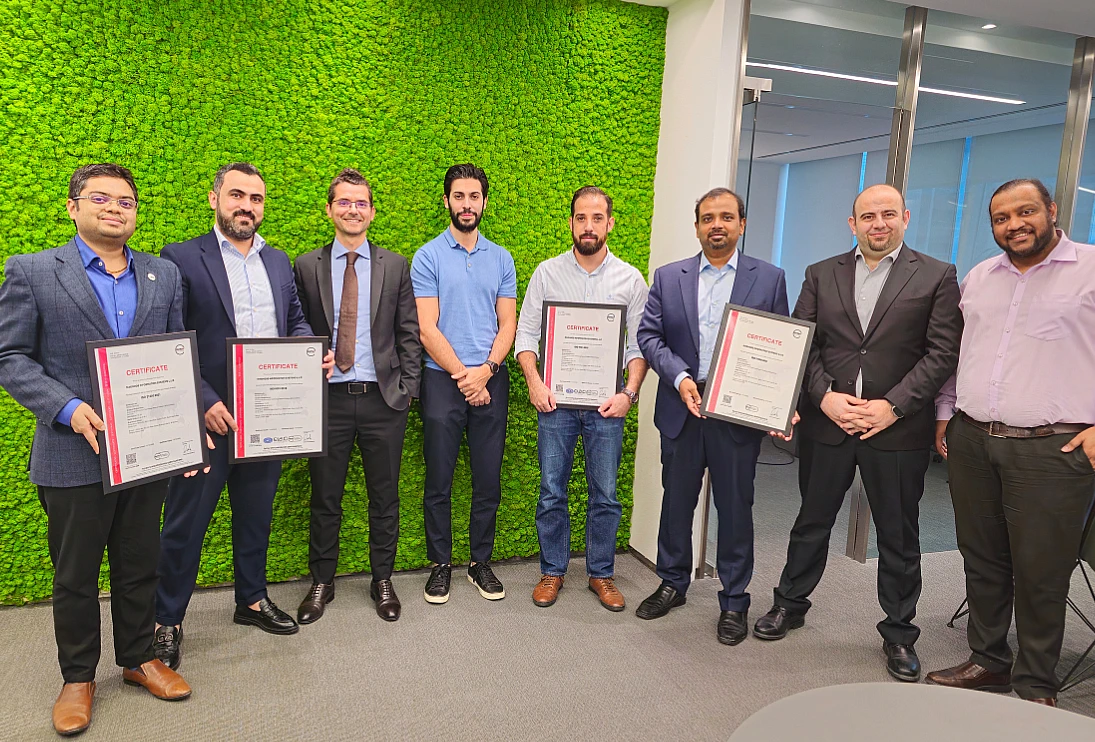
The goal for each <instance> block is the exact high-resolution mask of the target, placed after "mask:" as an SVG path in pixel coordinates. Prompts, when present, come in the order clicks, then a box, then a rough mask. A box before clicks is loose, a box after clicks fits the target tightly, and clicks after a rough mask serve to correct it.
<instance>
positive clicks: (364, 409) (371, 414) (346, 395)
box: [294, 168, 422, 624]
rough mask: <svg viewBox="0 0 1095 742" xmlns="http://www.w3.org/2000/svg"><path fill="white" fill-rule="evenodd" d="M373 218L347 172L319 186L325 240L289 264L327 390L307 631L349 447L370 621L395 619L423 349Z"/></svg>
mask: <svg viewBox="0 0 1095 742" xmlns="http://www.w3.org/2000/svg"><path fill="white" fill-rule="evenodd" d="M375 216H376V207H375V205H374V203H373V189H372V186H370V185H369V182H368V181H367V180H366V179H365V178H364V177H363V176H362V175H361V173H359V172H358V171H357V170H353V169H350V168H347V169H345V170H343V171H342V172H340V173H339V174H338V175H336V176H335V178H334V180H332V181H331V185H330V187H328V189H327V217H328V218H329V219H330V220H331V223H332V224H333V225H334V228H335V239H334V242H332V243H330V244H328V245H326V246H324V247H321V248H318V249H316V250H313V251H311V252H309V253H306V254H304V255H301V256H300V257H299V258H297V260H296V265H295V266H294V273H295V274H296V283H297V292H298V293H299V295H300V300H301V305H302V306H303V307H304V317H305V319H307V320H308V323H309V324H310V325H311V326H312V329H314V330H315V331H316V332H317V333H319V334H320V335H327V336H329V337H330V338H331V345H332V346H333V347H334V349H335V370H334V373H333V374H332V376H331V378H330V383H329V384H328V386H327V390H328V396H327V455H326V456H324V457H321V458H313V459H311V460H310V461H309V469H310V471H311V475H312V505H311V511H312V523H311V540H310V543H309V547H308V564H309V570H310V571H311V573H312V587H311V589H310V590H309V591H308V594H307V595H305V596H304V600H303V601H302V602H301V604H300V608H298V609H297V620H298V621H299V622H300V623H302V624H309V623H312V622H314V621H317V620H319V618H320V617H321V616H323V610H324V608H325V607H326V605H327V603H329V602H331V601H332V600H334V597H335V585H334V578H335V569H336V567H337V566H338V532H339V528H340V526H341V525H342V495H343V492H344V491H345V489H346V472H347V470H348V468H349V465H350V453H351V451H353V447H354V442H355V441H356V442H357V447H358V449H359V450H360V451H361V463H362V466H363V468H364V469H365V487H366V492H367V494H368V498H369V566H370V568H371V569H372V573H373V581H372V585H371V586H370V590H369V595H370V597H371V598H372V600H373V601H374V602H375V604H376V612H377V615H378V616H380V617H381V618H382V619H384V620H385V621H395V620H398V619H399V611H400V603H399V598H398V597H397V596H396V594H395V588H394V587H393V586H392V579H391V578H392V568H393V567H394V566H395V551H396V542H397V541H398V539H399V464H400V460H401V458H402V454H403V435H404V433H405V432H406V429H407V411H408V410H409V409H410V404H411V398H412V397H416V396H418V377H419V375H420V374H421V372H422V343H421V342H420V341H419V339H418V311H417V309H416V308H415V303H414V292H413V291H412V290H411V273H410V268H409V266H408V264H407V259H406V258H404V257H403V256H402V255H399V254H397V253H394V252H390V251H388V250H385V249H383V248H381V247H377V245H376V244H375V243H373V242H372V241H371V240H369V239H368V238H367V233H368V230H369V225H370V224H371V223H372V221H373V218H374V217H375Z"/></svg>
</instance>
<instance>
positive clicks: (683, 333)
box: [635, 254, 789, 441]
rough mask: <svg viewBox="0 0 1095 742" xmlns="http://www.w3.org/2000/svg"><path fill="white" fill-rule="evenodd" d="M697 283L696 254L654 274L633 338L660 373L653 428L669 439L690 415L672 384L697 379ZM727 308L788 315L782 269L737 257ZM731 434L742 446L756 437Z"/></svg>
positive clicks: (741, 430)
mask: <svg viewBox="0 0 1095 742" xmlns="http://www.w3.org/2000/svg"><path fill="white" fill-rule="evenodd" d="M699 282H700V256H699V254H697V255H695V256H693V257H691V258H686V259H684V260H678V261H677V262H675V263H669V264H667V265H663V266H662V267H661V268H658V269H657V270H656V271H654V284H653V285H652V286H651V287H650V296H649V297H648V298H647V300H646V310H645V311H644V312H643V321H642V322H641V323H639V330H638V332H636V333H635V334H636V338H637V340H638V342H639V349H640V350H642V353H643V357H644V358H646V362H647V363H649V364H650V367H651V368H652V369H654V372H655V373H656V374H658V399H657V403H656V404H655V406H654V424H655V425H656V426H657V427H658V430H659V431H661V433H662V434H663V435H665V436H666V437H668V438H671V439H674V438H676V437H677V436H678V435H680V433H681V429H682V428H683V427H684V421H685V420H686V419H687V418H688V416H689V415H690V414H692V413H690V412H689V411H688V407H686V406H685V404H684V402H682V401H681V395H680V393H678V392H677V390H676V389H674V388H673V380H674V379H676V378H677V375H678V374H680V372H681V371H687V372H688V373H689V374H691V375H692V378H698V376H699V373H698V370H699V365H700V322H699V305H698V297H699ZM730 303H731V304H737V305H739V306H743V307H748V308H750V309H760V310H762V311H765V312H772V313H774V314H782V315H784V316H787V315H788V314H789V312H788V307H787V280H786V278H785V276H784V274H783V269H782V268H777V267H776V266H774V265H772V264H771V263H766V262H764V261H763V260H757V259H756V258H751V257H749V256H748V255H740V256H738V270H737V275H736V276H735V277H734V289H733V291H731V292H730ZM731 429H732V432H733V435H734V437H735V438H736V439H739V440H742V441H744V440H747V439H748V438H750V437H755V436H757V435H758V434H760V431H757V430H754V429H752V428H746V427H744V426H741V425H731Z"/></svg>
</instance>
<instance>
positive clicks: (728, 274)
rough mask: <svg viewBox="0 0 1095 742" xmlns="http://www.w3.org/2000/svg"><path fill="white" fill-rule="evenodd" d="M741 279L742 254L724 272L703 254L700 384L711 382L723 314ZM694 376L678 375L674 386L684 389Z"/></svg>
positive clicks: (699, 299) (698, 298)
mask: <svg viewBox="0 0 1095 742" xmlns="http://www.w3.org/2000/svg"><path fill="white" fill-rule="evenodd" d="M737 275H738V251H737V250H734V254H733V255H731V256H730V260H729V261H728V262H727V263H726V265H724V266H723V267H722V268H716V267H715V266H713V265H711V261H710V260H708V259H707V256H706V255H704V254H703V253H700V276H699V281H700V285H699V291H697V292H696V295H697V304H698V305H699V306H698V307H697V309H698V310H699V311H698V312H697V315H696V316H697V317H698V318H699V324H700V328H699V329H700V367H699V368H698V369H696V373H697V381H704V380H706V379H707V370H708V369H709V368H711V356H713V355H714V354H715V342H716V341H717V340H718V338H719V327H720V326H721V325H722V313H723V310H724V309H726V305H727V304H728V303H729V302H730V294H732V293H733V291H734V279H735V278H736V277H737ZM686 376H691V374H689V373H688V372H687V371H682V372H681V373H679V374H677V378H676V379H674V380H673V386H674V387H676V388H677V389H680V386H681V381H682V380H683V379H684V378H685V377H686Z"/></svg>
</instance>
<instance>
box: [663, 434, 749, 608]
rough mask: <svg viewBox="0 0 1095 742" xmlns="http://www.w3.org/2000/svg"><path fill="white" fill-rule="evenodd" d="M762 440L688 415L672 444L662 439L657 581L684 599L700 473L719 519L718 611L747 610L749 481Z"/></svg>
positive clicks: (687, 583) (690, 561) (670, 439)
mask: <svg viewBox="0 0 1095 742" xmlns="http://www.w3.org/2000/svg"><path fill="white" fill-rule="evenodd" d="M763 437H764V434H763V433H761V432H759V431H753V430H749V429H747V428H741V427H739V426H735V425H732V424H731V423H728V422H724V421H722V420H715V419H713V418H705V419H700V418H696V417H693V416H691V415H689V416H688V418H687V419H686V420H685V422H684V427H683V428H682V429H681V433H680V435H678V436H677V437H676V438H667V437H666V436H664V435H663V436H662V489H663V491H664V493H663V495H662V512H661V521H660V523H659V526H658V564H657V572H658V576H659V577H661V578H662V579H663V580H665V581H666V582H668V583H669V584H670V585H672V586H673V587H674V589H676V590H677V592H679V593H681V594H684V593H685V592H686V591H687V590H688V586H689V585H690V584H691V583H692V517H693V514H694V513H695V511H696V503H697V502H698V501H699V497H700V489H701V486H702V484H703V472H704V470H705V469H706V470H707V471H708V472H710V474H711V497H712V499H713V500H714V503H715V509H716V510H717V511H718V515H719V534H718V539H719V540H718V555H717V557H716V566H717V567H718V572H719V580H720V581H721V582H722V590H720V591H719V607H720V608H721V609H722V610H724V611H747V610H749V593H748V592H747V591H746V590H747V588H748V587H749V581H750V580H751V579H752V577H753V480H754V479H755V477H756V473H757V457H758V456H760V443H761V439H762V438H763Z"/></svg>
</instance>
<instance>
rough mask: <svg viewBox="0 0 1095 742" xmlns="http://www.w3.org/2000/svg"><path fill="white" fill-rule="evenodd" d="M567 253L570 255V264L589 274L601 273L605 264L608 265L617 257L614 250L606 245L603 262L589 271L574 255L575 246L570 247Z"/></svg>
mask: <svg viewBox="0 0 1095 742" xmlns="http://www.w3.org/2000/svg"><path fill="white" fill-rule="evenodd" d="M567 255H568V256H570V264H571V265H573V266H574V267H575V268H577V269H578V270H580V271H581V272H582V273H585V274H586V275H587V276H596V275H597V274H598V273H600V272H601V271H603V270H604V269H605V266H607V265H608V261H610V260H612V259H613V258H614V257H615V256H614V255H613V254H612V251H611V250H609V249H608V248H607V247H606V248H605V259H604V260H602V261H601V264H600V265H598V266H597V267H596V268H594V269H593V271H592V272H587V271H586V269H585V268H583V267H582V266H581V264H580V263H579V262H578V258H576V257H575V256H574V248H573V247H572V248H570V249H569V250H567Z"/></svg>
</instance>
